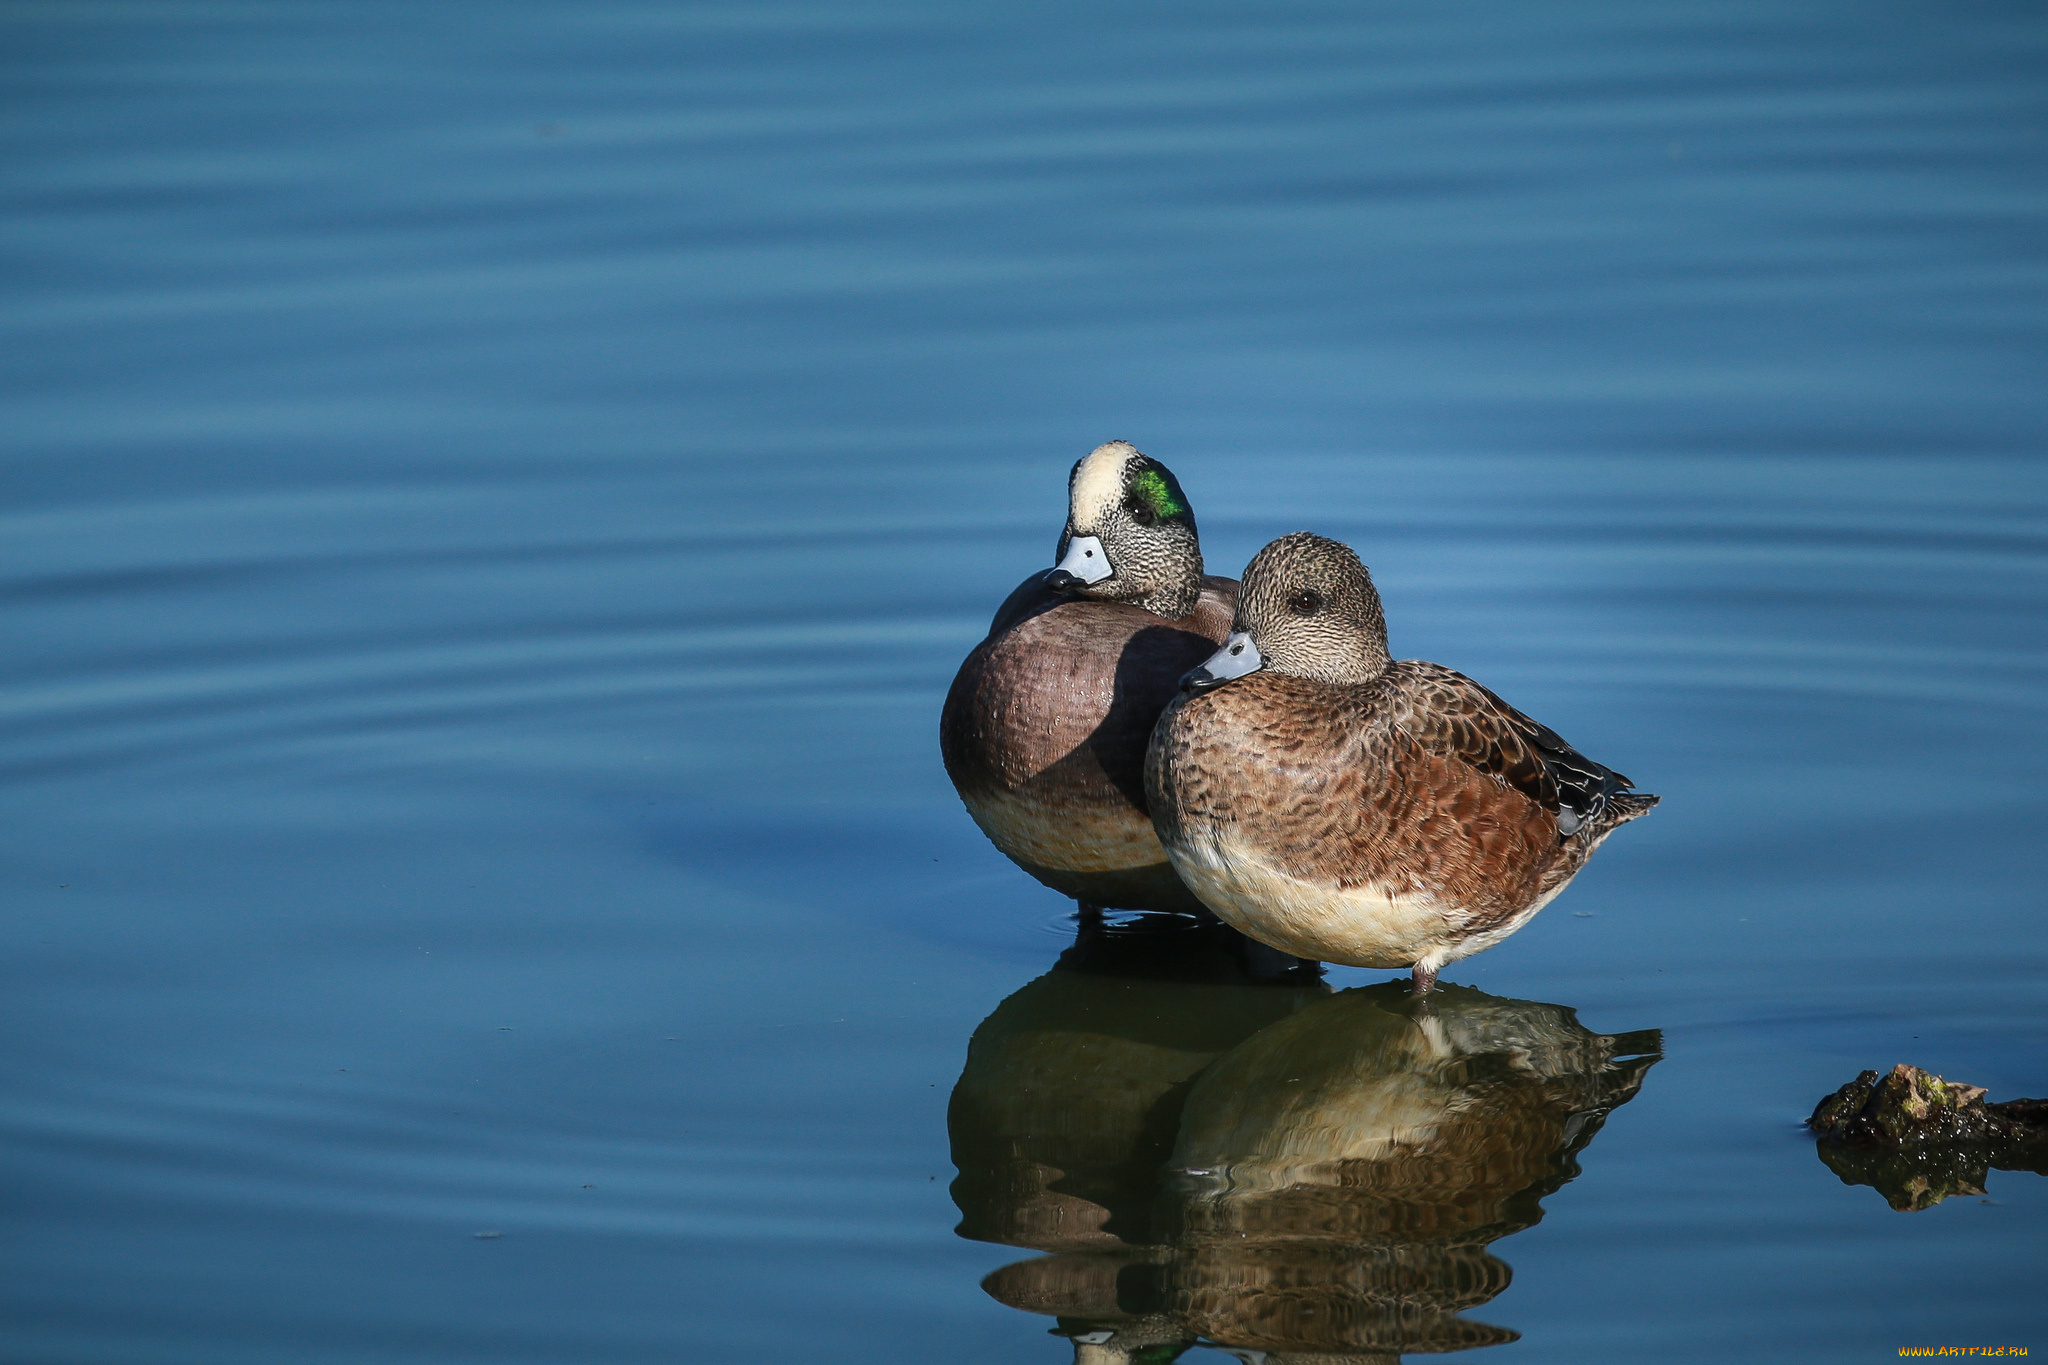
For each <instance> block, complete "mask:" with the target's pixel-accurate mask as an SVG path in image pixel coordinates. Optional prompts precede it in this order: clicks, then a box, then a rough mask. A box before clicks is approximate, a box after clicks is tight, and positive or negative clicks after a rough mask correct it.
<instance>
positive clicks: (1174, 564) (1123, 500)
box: [1053, 441, 1202, 620]
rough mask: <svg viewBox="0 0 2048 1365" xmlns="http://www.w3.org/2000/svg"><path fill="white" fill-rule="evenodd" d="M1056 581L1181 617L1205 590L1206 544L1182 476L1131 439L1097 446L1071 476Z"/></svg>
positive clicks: (1065, 587)
mask: <svg viewBox="0 0 2048 1365" xmlns="http://www.w3.org/2000/svg"><path fill="white" fill-rule="evenodd" d="M1058 553H1059V568H1058V569H1057V570H1055V579H1056V581H1055V582H1054V583H1053V586H1056V587H1058V588H1059V589H1060V590H1061V591H1063V592H1072V593H1078V594H1081V595H1083V596H1087V597H1096V598H1101V599H1103V600H1105V601H1111V602H1129V603H1131V604H1133V605H1135V606H1139V607H1143V608H1144V609H1145V610H1147V611H1149V612H1152V613H1154V614H1156V615H1159V616H1164V617H1167V618H1168V619H1171V620H1177V619H1179V618H1180V617H1183V616H1185V615H1187V614H1188V613H1189V612H1191V611H1193V610H1194V608H1195V599H1196V598H1197V597H1198V596H1200V594H1201V590H1202V545H1201V540H1200V537H1199V536H1198V535H1197V533H1196V531H1195V512H1194V508H1192V507H1190V506H1189V505H1188V499H1187V495H1186V494H1185V493H1183V492H1181V489H1180V480H1178V479H1176V478H1174V477H1173V471H1172V470H1170V469H1168V468H1167V467H1166V466H1165V465H1163V464H1161V463H1159V461H1157V460H1155V459H1153V458H1151V457H1150V456H1149V455H1145V454H1143V453H1142V452H1140V451H1139V450H1138V448H1137V447H1136V446H1134V445H1132V444H1131V443H1130V442H1128V441H1110V442H1108V443H1106V444H1104V445H1099V446H1097V447H1095V449H1094V450H1092V451H1090V452H1089V453H1088V454H1087V455H1085V456H1083V457H1082V458H1081V459H1080V460H1079V461H1078V462H1076V463H1075V465H1074V471H1073V473H1072V474H1071V475H1069V476H1068V478H1067V525H1066V529H1065V530H1063V531H1062V532H1061V533H1060V543H1059V552H1058Z"/></svg>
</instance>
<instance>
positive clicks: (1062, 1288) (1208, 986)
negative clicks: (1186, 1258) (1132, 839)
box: [947, 915, 1329, 1365]
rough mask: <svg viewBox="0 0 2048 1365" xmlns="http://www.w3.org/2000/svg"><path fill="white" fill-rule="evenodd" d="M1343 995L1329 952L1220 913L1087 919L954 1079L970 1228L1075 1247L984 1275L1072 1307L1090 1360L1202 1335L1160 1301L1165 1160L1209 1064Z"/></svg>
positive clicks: (1040, 1304) (962, 1229) (965, 1230)
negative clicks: (1273, 936)
mask: <svg viewBox="0 0 2048 1365" xmlns="http://www.w3.org/2000/svg"><path fill="white" fill-rule="evenodd" d="M1328 995H1329V987H1328V986H1326V985H1324V984H1323V981H1322V969H1321V968H1320V967H1319V966H1318V965H1317V964H1315V963H1313V962H1304V961H1302V960H1301V959H1299V958H1295V957H1289V956H1287V955H1285V954H1282V953H1278V952H1275V951H1274V950H1273V949H1271V948H1268V947H1266V946H1264V945H1263V944H1260V943H1256V942H1254V941H1253V940H1251V939H1248V938H1245V937H1244V936H1243V935H1241V934H1239V933H1237V932H1236V931H1235V930H1233V929H1230V928H1228V927H1226V926H1225V925H1222V924H1219V923H1216V922H1215V921H1194V920H1190V919H1188V918H1186V917H1183V916H1177V915H1146V916H1139V917H1137V918H1135V919H1128V920H1124V921H1121V922H1103V921H1096V922H1084V923H1083V924H1082V926H1081V928H1080V931H1079V934H1078V936H1077V937H1076V939H1075V942H1074V945H1073V946H1072V947H1071V948H1069V949H1068V950H1067V951H1066V952H1064V953H1062V954H1061V955H1060V958H1059V961H1058V962H1056V963H1055V964H1054V965H1053V968H1052V970H1051V971H1049V972H1047V973H1046V974H1045V975H1044V976H1041V977H1039V978H1038V979H1037V980H1036V981H1033V982H1031V983H1030V984H1029V985H1027V986H1025V987H1023V988H1022V989H1021V990H1019V991H1017V992H1016V993H1015V994H1014V995H1012V996H1010V998H1009V999H1007V1000H1005V1001H1004V1002H1003V1003H1002V1004H1001V1005H999V1006H997V1008H996V1011H995V1013H993V1014H991V1015H990V1016H989V1017H988V1018H987V1019H986V1020H984V1021H983V1022H982V1025H981V1027H980V1028H978V1029H976V1030H975V1031H974V1038H973V1040H972V1041H971V1042H969V1043H968V1045H967V1066H966V1069H965V1070H964V1071H962V1072H961V1075H960V1082H959V1084H958V1085H956V1086H955V1087H954V1089H953V1098H952V1104H951V1107H950V1108H949V1110H948V1113H947V1127H948V1129H949V1131H950V1133H951V1136H952V1142H953V1164H954V1165H955V1166H956V1167H957V1168H958V1169H959V1172H960V1174H959V1178H958V1179H956V1180H955V1181H954V1182H953V1200H954V1203H956V1204H957V1205H958V1206H959V1208H960V1214H961V1218H960V1224H959V1227H958V1229H957V1230H958V1232H959V1233H960V1235H961V1236H963V1237H971V1238H974V1239H976V1240H978V1241H984V1242H998V1243H1001V1244H1003V1245H1006V1246H1016V1247H1028V1248H1030V1249H1032V1250H1036V1251H1050V1252H1055V1253H1059V1254H1056V1255H1053V1256H1048V1257H1042V1258H1039V1259H1036V1260H1030V1261H1024V1262H1021V1263H1019V1264H1017V1265H1013V1266H1009V1267H1007V1268H1005V1269H1003V1270H999V1271H997V1272H996V1273H995V1274H994V1275H991V1276H990V1277H989V1278H988V1279H987V1280H986V1281H985V1282H984V1284H983V1287H984V1288H985V1289H987V1290H988V1292H989V1293H990V1294H992V1295H993V1296H994V1297H995V1298H997V1299H998V1300H1000V1301H1001V1302H1003V1303H1006V1304H1009V1305H1010V1306H1011V1307H1014V1308H1019V1309H1023V1310H1025V1311H1027V1312H1034V1313H1045V1314H1049V1315H1052V1316H1055V1317H1057V1318H1058V1319H1059V1320H1060V1330H1061V1331H1062V1332H1064V1333H1066V1334H1068V1335H1070V1336H1072V1337H1073V1338H1074V1341H1075V1347H1074V1349H1075V1358H1076V1360H1078V1361H1085V1362H1089V1363H1090V1365H1109V1363H1110V1362H1116V1361H1125V1360H1139V1359H1142V1360H1146V1361H1154V1360H1161V1361H1163V1360H1171V1359H1173V1357H1174V1356H1176V1355H1178V1354H1180V1352H1181V1351H1182V1350H1185V1349H1186V1348H1187V1347H1188V1346H1189V1345H1191V1344H1192V1342H1193V1337H1192V1336H1190V1335H1187V1334H1186V1332H1185V1328H1184V1326H1183V1325H1182V1324H1181V1323H1180V1322H1179V1321H1177V1320H1174V1319H1170V1318H1167V1317H1164V1316H1161V1315H1159V1314H1158V1313H1155V1312H1153V1311H1152V1304H1153V1301H1154V1300H1156V1299H1157V1298H1158V1297H1159V1287H1160V1285H1161V1283H1162V1281H1161V1280H1160V1278H1159V1275H1160V1268H1161V1265H1162V1264H1163V1260H1164V1253H1163V1251H1162V1249H1161V1248H1160V1247H1159V1245H1158V1242H1159V1238H1158V1236H1157V1234H1156V1233H1155V1231H1154V1229H1153V1219H1154V1215H1155V1212H1156V1210H1155V1207H1154V1206H1155V1202H1156V1200H1155V1195H1156V1192H1157V1190H1158V1188H1159V1176H1160V1172H1161V1171H1162V1170H1163V1169H1164V1168H1165V1165H1166V1162H1167V1158H1168V1156H1169V1155H1170V1154H1171V1153H1172V1151H1173V1144H1174V1140H1175V1138H1176V1136H1177V1134H1178V1132H1179V1120H1180V1111H1181V1106H1182V1103H1183V1101H1184V1100H1185V1099H1186V1096H1187V1093H1188V1090H1189V1088H1190V1087H1191V1086H1192V1085H1193V1083H1194V1079H1195V1077H1196V1076H1197V1075H1198V1074H1199V1073H1200V1072H1201V1071H1202V1069H1203V1068H1204V1067H1206V1066H1208V1065H1209V1064H1210V1063H1211V1062H1213V1061H1214V1060H1215V1059H1216V1058H1217V1057H1218V1056H1220V1055H1222V1054H1223V1053H1225V1052H1228V1051H1229V1050H1230V1049H1231V1048H1233V1047H1235V1046H1237V1045H1238V1044H1239V1043H1241V1042H1243V1041H1244V1040H1245V1039H1247V1038H1250V1037H1252V1036H1253V1035H1254V1034H1256V1033H1258V1032H1259V1030H1261V1029H1262V1028H1265V1027H1266V1026H1268V1025H1270V1024H1272V1023H1275V1022H1276V1021H1278V1020H1281V1019H1284V1018H1286V1017H1287V1016H1288V1015H1291V1014H1293V1013H1294V1012H1295V1011H1296V1010H1298V1009H1300V1008H1301V1007H1302V1006H1303V1005H1305V1004H1308V1003H1310V1002H1312V1001H1315V1000H1319V999H1322V998H1325V997H1327V996H1328Z"/></svg>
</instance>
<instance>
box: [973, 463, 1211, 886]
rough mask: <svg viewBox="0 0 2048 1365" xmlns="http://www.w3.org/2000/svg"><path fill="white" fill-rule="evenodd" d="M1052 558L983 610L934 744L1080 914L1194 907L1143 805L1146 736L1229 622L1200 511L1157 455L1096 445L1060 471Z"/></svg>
mask: <svg viewBox="0 0 2048 1365" xmlns="http://www.w3.org/2000/svg"><path fill="white" fill-rule="evenodd" d="M1067 503H1068V513H1067V525H1066V529H1065V530H1064V531H1062V532H1061V533H1060V543H1059V565H1058V567H1056V568H1053V569H1050V570H1044V571H1041V572H1039V573H1036V574H1033V575H1032V576H1031V577H1030V578H1027V579H1025V580H1024V582H1023V584H1022V585H1021V586H1019V587H1018V588H1017V590H1016V591H1015V592H1013V593H1011V594H1010V597H1009V600H1008V601H1006V602H1004V603H1003V605H1002V608H1001V609H1000V610H998V611H997V612H996V617H995V621H994V623H993V624H991V625H990V627H989V634H988V638H987V639H986V640H983V641H982V642H981V644H980V645H979V646H977V647H976V648H975V650H974V652H973V653H972V654H969V655H968V656H967V661H966V662H965V663H963V664H961V665H960V673H959V675H958V676H957V677H955V678H954V679H953V688H952V691H951V692H950V693H948V694H947V697H946V709H945V712H944V713H943V715H942V716H941V717H940V720H939V747H940V750H941V751H942V752H943V754H944V755H945V760H946V773H947V775H948V776H950V777H951V778H952V779H953V786H954V787H955V789H957V790H958V791H959V793H960V799H961V800H962V801H963V802H965V803H966V806H967V813H968V814H969V815H971V816H973V817H974V822H975V823H976V824H977V825H979V826H981V830H982V833H984V834H986V835H988V837H989V838H990V840H992V841H993V842H994V843H995V846H996V847H997V848H999V849H1001V850H1002V851H1003V852H1004V853H1005V854H1007V855H1008V856H1009V857H1010V858H1011V859H1012V860H1013V861H1014V862H1015V863H1016V864H1017V865H1018V866H1019V867H1021V868H1023V869H1024V870H1025V871H1026V872H1029V873H1030V874H1031V875H1032V876H1034V877H1036V878H1037V879H1038V880H1039V881H1041V882H1043V883H1045V884H1046V885H1047V886H1049V887H1051V888H1052V889H1053V890H1055V891H1059V892H1062V893H1064V894H1065V895H1069V896H1072V897H1074V898H1075V899H1077V900H1079V901H1080V902H1081V903H1082V904H1083V905H1084V906H1089V907H1100V906H1120V907H1128V908H1131V909H1140V910H1179V911H1187V912H1193V913H1201V910H1202V907H1201V902H1199V901H1197V900H1196V899H1195V898H1194V896H1193V895H1192V894H1190V893H1189V891H1188V890H1187V888H1186V887H1184V886H1182V885H1181V883H1180V879H1179V878H1178V877H1177V876H1175V875H1174V871H1173V868H1172V867H1171V866H1170V865H1169V864H1168V863H1167V861H1166V854H1165V852H1164V851H1163V850H1162V849H1161V848H1160V847H1159V838H1158V836H1157V835H1155V834H1154V833H1153V832H1152V819H1151V816H1150V815H1148V814H1147V813H1146V809H1145V790H1144V767H1145V741H1146V740H1147V738H1148V737H1149V736H1150V735H1151V733H1152V722H1153V721H1155V720H1157V719H1158V717H1159V712H1160V709H1161V708H1162V707H1164V706H1165V705H1166V703H1167V702H1168V701H1169V700H1170V699H1171V698H1172V697H1173V694H1174V689H1175V688H1176V687H1177V686H1178V685H1179V682H1180V679H1181V678H1182V677H1183V676H1184V675H1185V674H1186V673H1187V671H1188V670H1189V669H1191V668H1193V667H1194V666H1195V665H1196V664H1199V663H1200V662H1201V661H1202V660H1203V659H1204V658H1206V657H1208V656H1209V654H1211V653H1212V652H1213V651H1214V650H1215V648H1216V646H1217V644H1218V643H1220V642H1221V641H1222V639H1223V637H1224V636H1225V635H1226V634H1228V633H1229V631H1230V619H1231V613H1232V611H1233V610H1234V608H1235V607H1236V604H1237V584H1236V583H1234V582H1232V581H1231V580H1230V579H1227V578H1209V577H1205V576H1204V575H1203V573H1202V549H1201V544H1200V542H1199V540H1198V539H1197V537H1196V533H1195V514H1194V512H1193V510H1192V509H1190V508H1189V506H1188V501H1187V498H1186V496H1185V495H1183V494H1182V492H1181V490H1180V484H1179V482H1178V481H1176V480H1175V479H1174V477H1173V474H1172V473H1171V472H1170V471H1169V470H1168V469H1167V468H1166V466H1165V465H1162V464H1160V463H1159V462H1158V461H1157V460H1153V459H1150V458H1148V457H1146V456H1145V455H1142V454H1140V453H1139V452H1138V451H1137V449H1136V448H1135V447H1133V446H1131V445H1130V444H1128V443H1127V442H1124V441H1111V442H1110V443H1109V444H1107V445H1102V446H1097V447H1096V448H1095V450H1094V451H1093V452H1092V453H1090V454H1089V455H1088V456H1087V457H1086V458H1084V459H1082V460H1081V461H1079V462H1078V463H1077V464H1075V466H1074V469H1073V473H1072V474H1071V475H1070V476H1069V477H1068V479H1067Z"/></svg>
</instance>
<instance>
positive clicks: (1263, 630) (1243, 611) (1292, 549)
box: [1182, 531, 1391, 692]
mask: <svg viewBox="0 0 2048 1365" xmlns="http://www.w3.org/2000/svg"><path fill="white" fill-rule="evenodd" d="M1389 662H1391V659H1390V656H1389V655H1388V653H1387V618H1386V617H1385V615H1383V614H1382V613H1381V611H1380V594H1379V590H1378V589H1376V588H1374V587H1373V585H1372V575H1371V574H1369V573H1367V572H1366V571H1365V565H1363V564H1361V563H1359V562H1358V556H1357V555H1355V554H1353V553H1352V552H1351V547H1350V546H1348V545H1343V544H1340V543H1338V542H1337V541H1334V540H1328V539H1325V538H1324V537H1322V536H1318V535H1311V534H1310V533H1309V532H1307V531H1296V532H1295V533H1294V534H1293V535H1291V536H1282V537H1280V539H1278V540H1276V541H1274V542H1273V543H1272V544H1271V545H1268V546H1267V547H1266V548H1265V549H1263V550H1261V551H1259V552H1258V553H1257V554H1256V555H1253V556H1252V562H1251V563H1249V564H1247V565H1245V569H1244V577H1243V578H1241V579H1239V580H1238V590H1237V618H1236V619H1235V620H1234V621H1232V622H1231V633H1230V638H1229V639H1228V640H1225V641H1224V642H1223V648H1221V649H1219V650H1217V651H1216V653H1215V654H1214V655H1212V656H1210V658H1209V660H1208V662H1207V663H1204V664H1203V665H1202V666H1201V667H1200V668H1197V669H1196V670H1195V671H1194V672H1192V673H1190V674H1188V676H1187V678H1186V679H1185V680H1184V681H1183V684H1182V685H1183V686H1185V687H1187V688H1190V689H1191V690H1194V691H1198V692H1199V691H1206V690H1207V689H1209V688H1211V687H1220V686H1222V685H1223V684H1224V683H1227V682H1229V681H1230V680H1231V679H1233V678H1242V677H1244V676H1245V675H1246V674H1247V673H1253V672H1256V671H1258V670H1259V669H1262V668H1263V669H1268V670H1270V671H1272V672H1275V673H1285V674H1287V675H1289V676H1290V677H1296V678H1312V679H1314V680H1315V681H1317V682H1326V683H1340V684H1350V683H1365V682H1371V681H1372V680H1373V679H1374V678H1377V677H1378V676H1379V675H1380V674H1381V673H1383V672H1385V671H1386V668H1387V665H1388V663H1389Z"/></svg>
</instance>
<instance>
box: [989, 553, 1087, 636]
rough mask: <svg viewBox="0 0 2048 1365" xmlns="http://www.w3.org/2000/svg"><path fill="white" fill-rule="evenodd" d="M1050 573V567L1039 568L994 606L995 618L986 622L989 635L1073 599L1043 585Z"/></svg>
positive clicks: (1000, 632)
mask: <svg viewBox="0 0 2048 1365" xmlns="http://www.w3.org/2000/svg"><path fill="white" fill-rule="evenodd" d="M1052 574H1053V570H1051V569H1040V570H1039V571H1038V572H1037V573H1035V574H1033V575H1031V577H1029V578H1027V579H1025V580H1024V581H1023V582H1022V583H1019V584H1018V585H1017V586H1016V588H1015V589H1013V590H1012V591H1011V593H1010V595H1009V596H1008V597H1005V598H1004V599H1003V605H1001V606H1000V607H997V608H996V614H995V619H994V620H992V621H990V622H989V623H988V633H989V634H990V635H991V636H994V635H1001V634H1002V633H1003V632H1004V631H1006V630H1008V629H1009V628H1010V627H1011V626H1014V625H1016V624H1017V623H1018V622H1019V621H1022V620H1024V619H1025V618H1026V617H1030V616H1036V615H1038V613H1040V612H1042V611H1045V610H1047V609H1049V608H1052V607H1056V606H1058V605H1059V604H1060V603H1062V602H1070V601H1072V600H1073V599H1072V598H1070V597H1068V596H1067V595H1066V594H1065V593H1059V592H1054V591H1053V590H1052V589H1051V588H1048V587H1046V586H1045V580H1046V579H1048V578H1050V577H1051V576H1052Z"/></svg>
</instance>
